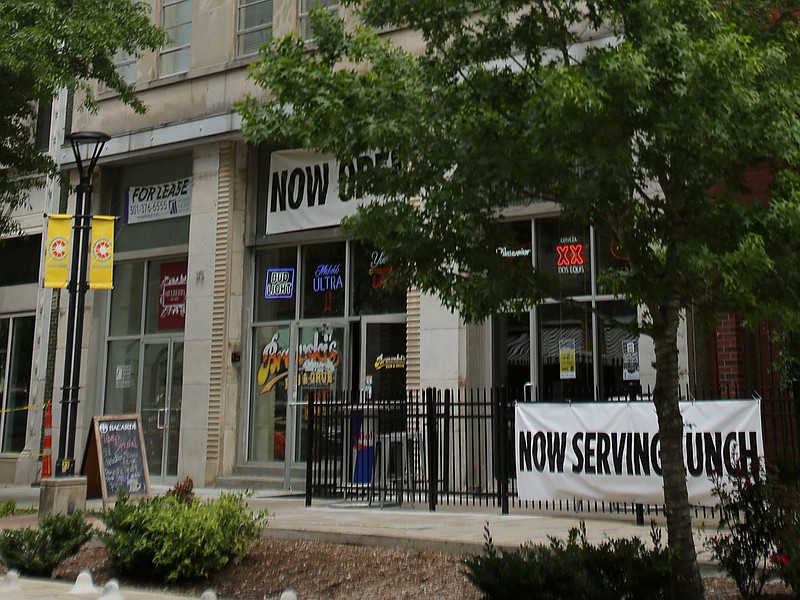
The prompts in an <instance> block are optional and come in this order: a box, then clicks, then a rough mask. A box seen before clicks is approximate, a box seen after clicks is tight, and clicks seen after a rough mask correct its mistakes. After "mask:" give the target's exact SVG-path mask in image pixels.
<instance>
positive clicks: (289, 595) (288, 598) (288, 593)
mask: <svg viewBox="0 0 800 600" xmlns="http://www.w3.org/2000/svg"><path fill="white" fill-rule="evenodd" d="M281 600H297V594H295V592H294V590H292V589H288V590H283V593H282V594H281Z"/></svg>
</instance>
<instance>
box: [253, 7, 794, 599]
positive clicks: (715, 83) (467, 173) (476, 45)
mask: <svg viewBox="0 0 800 600" xmlns="http://www.w3.org/2000/svg"><path fill="white" fill-rule="evenodd" d="M345 4H347V5H348V6H349V7H351V8H352V9H353V11H354V12H355V14H357V15H358V16H359V19H360V21H361V23H363V25H356V26H353V27H351V26H349V25H348V26H345V24H343V23H342V22H340V21H339V20H337V19H335V18H332V17H330V16H329V15H328V14H326V13H324V12H323V11H317V12H316V14H315V15H314V18H313V31H314V35H315V39H314V44H313V48H312V49H309V47H308V46H307V45H306V44H304V43H303V41H301V40H300V39H298V38H297V37H296V36H287V37H284V38H281V39H275V40H273V41H272V42H270V43H269V45H268V46H266V47H265V48H264V55H263V57H262V58H261V59H260V60H259V61H258V62H257V63H255V64H254V65H253V66H252V68H251V72H250V76H251V77H252V79H253V80H254V81H255V82H256V83H257V84H258V85H259V86H261V87H262V88H264V89H265V90H266V92H267V94H268V96H267V97H266V98H265V97H256V96H251V97H249V98H247V99H245V100H244V101H243V102H242V103H240V105H239V108H240V110H241V111H242V114H243V117H244V130H245V134H246V136H247V137H248V138H249V139H250V140H252V141H254V142H260V141H265V140H268V141H271V142H277V143H284V144H289V145H292V146H295V147H296V146H302V147H305V148H313V149H317V150H319V151H323V152H330V153H333V154H335V155H336V156H337V157H338V158H339V159H340V160H349V159H352V158H353V157H354V156H357V155H359V154H361V153H363V152H365V151H368V150H376V151H383V152H391V153H392V154H393V156H394V157H395V161H394V163H393V164H392V165H381V166H378V167H376V168H375V169H372V170H370V171H366V172H360V173H358V174H356V175H354V176H353V177H351V178H350V179H348V181H347V182H346V185H345V193H346V194H349V195H357V194H364V193H370V194H373V195H375V196H380V197H382V198H383V200H382V202H380V203H373V204H370V205H369V206H367V207H365V208H363V209H360V210H359V212H358V214H357V216H356V217H354V218H352V219H349V220H348V221H347V222H346V223H345V225H346V227H347V228H348V229H349V230H350V231H351V232H353V233H354V234H355V235H356V236H357V237H360V238H366V239H370V240H374V241H376V242H377V243H378V244H379V245H380V246H381V247H382V248H383V250H384V251H385V252H386V253H387V254H388V255H390V256H391V260H392V261H393V264H396V265H398V266H399V267H400V268H399V269H398V271H399V272H400V273H401V274H402V277H403V278H404V279H405V281H404V283H407V284H414V285H417V286H419V287H420V288H421V289H422V290H425V291H431V292H436V293H438V295H439V296H440V297H441V298H442V300H443V301H444V302H445V304H447V305H448V306H450V307H453V308H455V309H458V310H459V311H460V313H461V315H462V316H463V317H464V318H465V319H466V320H479V319H482V318H484V317H486V316H487V315H490V314H492V313H493V312H495V311H498V310H508V309H509V308H510V307H524V306H529V305H531V304H533V303H535V302H536V301H538V300H540V299H541V298H543V297H547V296H548V295H549V294H551V293H552V284H553V282H552V281H548V280H547V278H545V277H544V276H543V275H542V274H540V273H537V272H536V271H535V269H534V268H533V267H532V266H530V265H511V264H510V263H509V261H505V260H503V259H502V258H501V257H500V256H499V255H498V253H497V252H496V249H497V248H498V247H500V246H501V245H502V234H503V224H502V222H503V215H504V209H505V208H507V207H508V206H509V205H510V204H511V203H519V202H521V201H522V202H525V201H529V202H536V201H542V200H551V201H555V202H558V203H559V204H560V206H561V207H562V211H563V218H565V219H568V220H570V221H571V222H572V223H574V224H576V225H580V226H583V227H588V226H589V225H590V224H591V225H594V226H596V227H598V228H600V229H602V230H603V231H606V232H610V233H611V234H613V236H614V238H615V239H616V241H617V242H618V243H619V244H621V246H622V248H624V254H625V255H626V256H627V261H626V262H625V263H624V264H620V265H618V266H616V267H615V268H614V269H613V270H610V271H608V272H606V273H604V274H603V276H604V277H605V278H606V281H607V282H608V284H609V285H611V286H613V289H614V290H615V291H617V292H618V293H620V294H624V295H626V296H627V297H628V298H630V300H631V301H632V302H635V303H638V304H639V305H641V306H643V307H644V308H645V309H646V318H645V320H644V322H643V323H642V324H641V325H640V327H641V329H642V330H643V331H644V332H646V333H647V334H649V335H651V336H652V338H653V340H654V343H655V351H656V370H657V382H656V386H655V389H654V392H653V401H654V404H655V408H656V412H657V414H658V422H659V428H660V433H661V436H660V437H661V448H662V451H661V454H662V466H663V480H664V496H665V503H666V507H667V533H668V543H669V545H670V547H671V548H673V549H676V550H677V551H678V552H679V560H680V567H679V572H681V573H683V574H684V575H685V577H684V579H683V580H682V582H681V591H682V593H683V595H684V596H685V597H687V598H701V597H702V594H703V592H702V581H701V579H700V575H699V569H698V566H697V557H696V551H695V547H694V541H693V537H692V529H691V517H690V506H689V501H688V494H687V488H686V477H685V466H684V460H683V451H682V436H683V422H682V418H681V414H680V411H679V405H678V400H679V395H678V389H677V381H678V341H677V332H678V325H679V319H680V315H681V311H682V310H684V309H687V308H689V307H695V308H696V309H697V310H698V312H699V313H700V314H703V315H705V317H706V318H707V320H708V322H709V323H713V322H714V319H715V318H717V317H718V316H719V315H721V314H724V313H727V312H731V311H735V312H738V313H740V314H742V315H745V316H746V317H747V318H748V319H750V320H752V321H757V320H760V319H765V318H776V319H779V320H783V319H787V320H788V319H790V318H792V315H794V314H796V307H797V306H798V303H797V297H798V293H800V273H798V268H797V265H796V264H795V263H796V262H797V261H796V256H797V252H798V250H800V202H799V200H800V196H798V193H797V185H796V184H797V181H796V178H795V174H796V167H797V164H798V149H799V148H800V85H799V84H800V81H798V75H800V69H799V68H798V67H799V66H800V64H799V63H798V48H799V47H800V45H799V44H798V39H797V37H798V28H797V26H796V20H795V18H794V16H793V15H796V14H797V3H796V2H783V1H781V0H768V1H763V2H762V1H760V0H721V1H713V2H712V1H710V0H633V1H620V0H536V1H530V0H477V1H475V0H350V1H348V2H345ZM398 28H399V29H406V28H407V29H409V30H414V31H416V32H418V34H419V37H418V41H419V42H421V43H419V44H417V45H418V46H419V51H418V52H412V51H408V50H406V49H403V48H401V47H400V46H399V45H397V44H396V43H392V42H391V41H390V38H391V35H384V36H380V35H377V34H376V33H374V32H375V31H389V32H391V31H394V30H395V29H398ZM398 39H401V38H398ZM402 39H405V40H406V41H408V39H409V38H408V37H405V38H402ZM756 165H758V166H762V167H764V166H766V167H768V168H770V169H771V170H773V172H774V173H775V178H774V181H773V185H772V189H771V193H772V201H771V202H763V201H761V200H760V199H758V198H755V197H753V195H752V194H751V193H750V192H749V190H748V187H747V186H746V185H745V173H747V172H748V170H749V169H751V168H752V167H754V166H756ZM410 199H415V200H418V201H416V202H410V201H409V200H410ZM518 262H524V261H518ZM781 322H782V321H781Z"/></svg>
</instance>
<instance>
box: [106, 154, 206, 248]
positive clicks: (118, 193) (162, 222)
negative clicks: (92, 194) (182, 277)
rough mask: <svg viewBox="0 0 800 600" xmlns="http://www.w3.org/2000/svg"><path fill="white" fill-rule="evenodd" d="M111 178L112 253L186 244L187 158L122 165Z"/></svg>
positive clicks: (190, 187) (189, 191) (189, 197)
mask: <svg viewBox="0 0 800 600" xmlns="http://www.w3.org/2000/svg"><path fill="white" fill-rule="evenodd" d="M113 175H115V178H116V182H115V186H114V188H115V191H114V194H113V196H112V198H111V206H110V207H109V209H110V211H111V214H113V215H116V216H118V217H119V220H118V221H117V225H116V233H115V238H114V250H115V252H117V253H118V254H121V253H123V252H129V251H135V250H148V249H153V248H161V247H164V246H167V245H169V246H180V245H185V244H188V243H189V219H190V217H189V215H190V213H191V207H192V191H193V183H192V157H191V155H186V156H179V157H174V158H165V159H163V160H159V161H156V162H144V163H140V164H134V165H129V166H125V167H122V168H120V169H118V170H114V171H113Z"/></svg>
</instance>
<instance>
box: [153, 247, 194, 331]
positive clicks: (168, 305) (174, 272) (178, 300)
mask: <svg viewBox="0 0 800 600" xmlns="http://www.w3.org/2000/svg"><path fill="white" fill-rule="evenodd" d="M188 266H189V263H188V262H187V261H185V260H182V261H180V262H172V263H163V264H162V265H161V271H160V273H159V282H160V283H159V289H158V330H159V331H166V330H170V329H183V328H184V324H185V323H186V283H187V280H188V276H187V270H188Z"/></svg>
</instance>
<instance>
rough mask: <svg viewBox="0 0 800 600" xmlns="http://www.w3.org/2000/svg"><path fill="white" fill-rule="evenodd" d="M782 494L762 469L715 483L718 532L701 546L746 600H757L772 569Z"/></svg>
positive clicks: (781, 518) (782, 517) (781, 520)
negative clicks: (713, 558) (717, 562)
mask: <svg viewBox="0 0 800 600" xmlns="http://www.w3.org/2000/svg"><path fill="white" fill-rule="evenodd" d="M783 494H784V488H782V487H781V486H780V484H779V482H778V478H777V477H776V476H772V474H770V477H767V476H766V472H765V469H764V467H763V466H760V465H759V466H758V467H756V468H753V469H752V470H751V471H749V472H742V473H741V475H739V476H730V477H728V479H727V481H723V480H721V479H717V480H715V482H714V495H715V496H716V497H717V499H718V500H719V510H720V519H719V529H718V531H717V534H716V535H714V536H712V537H711V538H709V539H708V540H706V543H705V546H706V547H707V548H708V549H709V550H710V551H711V553H712V554H713V555H714V557H715V558H716V559H717V561H719V563H720V565H721V566H722V567H723V568H724V569H725V570H726V571H727V573H728V575H730V576H731V578H732V579H733V580H734V581H735V582H736V587H737V588H738V590H739V593H740V594H741V595H742V597H743V598H745V599H752V598H758V597H759V596H760V595H761V592H762V591H763V589H764V584H765V583H766V581H767V579H768V577H769V571H770V569H771V567H772V562H771V561H770V557H771V556H773V554H774V552H775V544H776V540H777V536H778V535H779V534H780V532H781V531H782V530H783V529H784V522H785V518H786V512H785V504H784V499H783Z"/></svg>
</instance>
